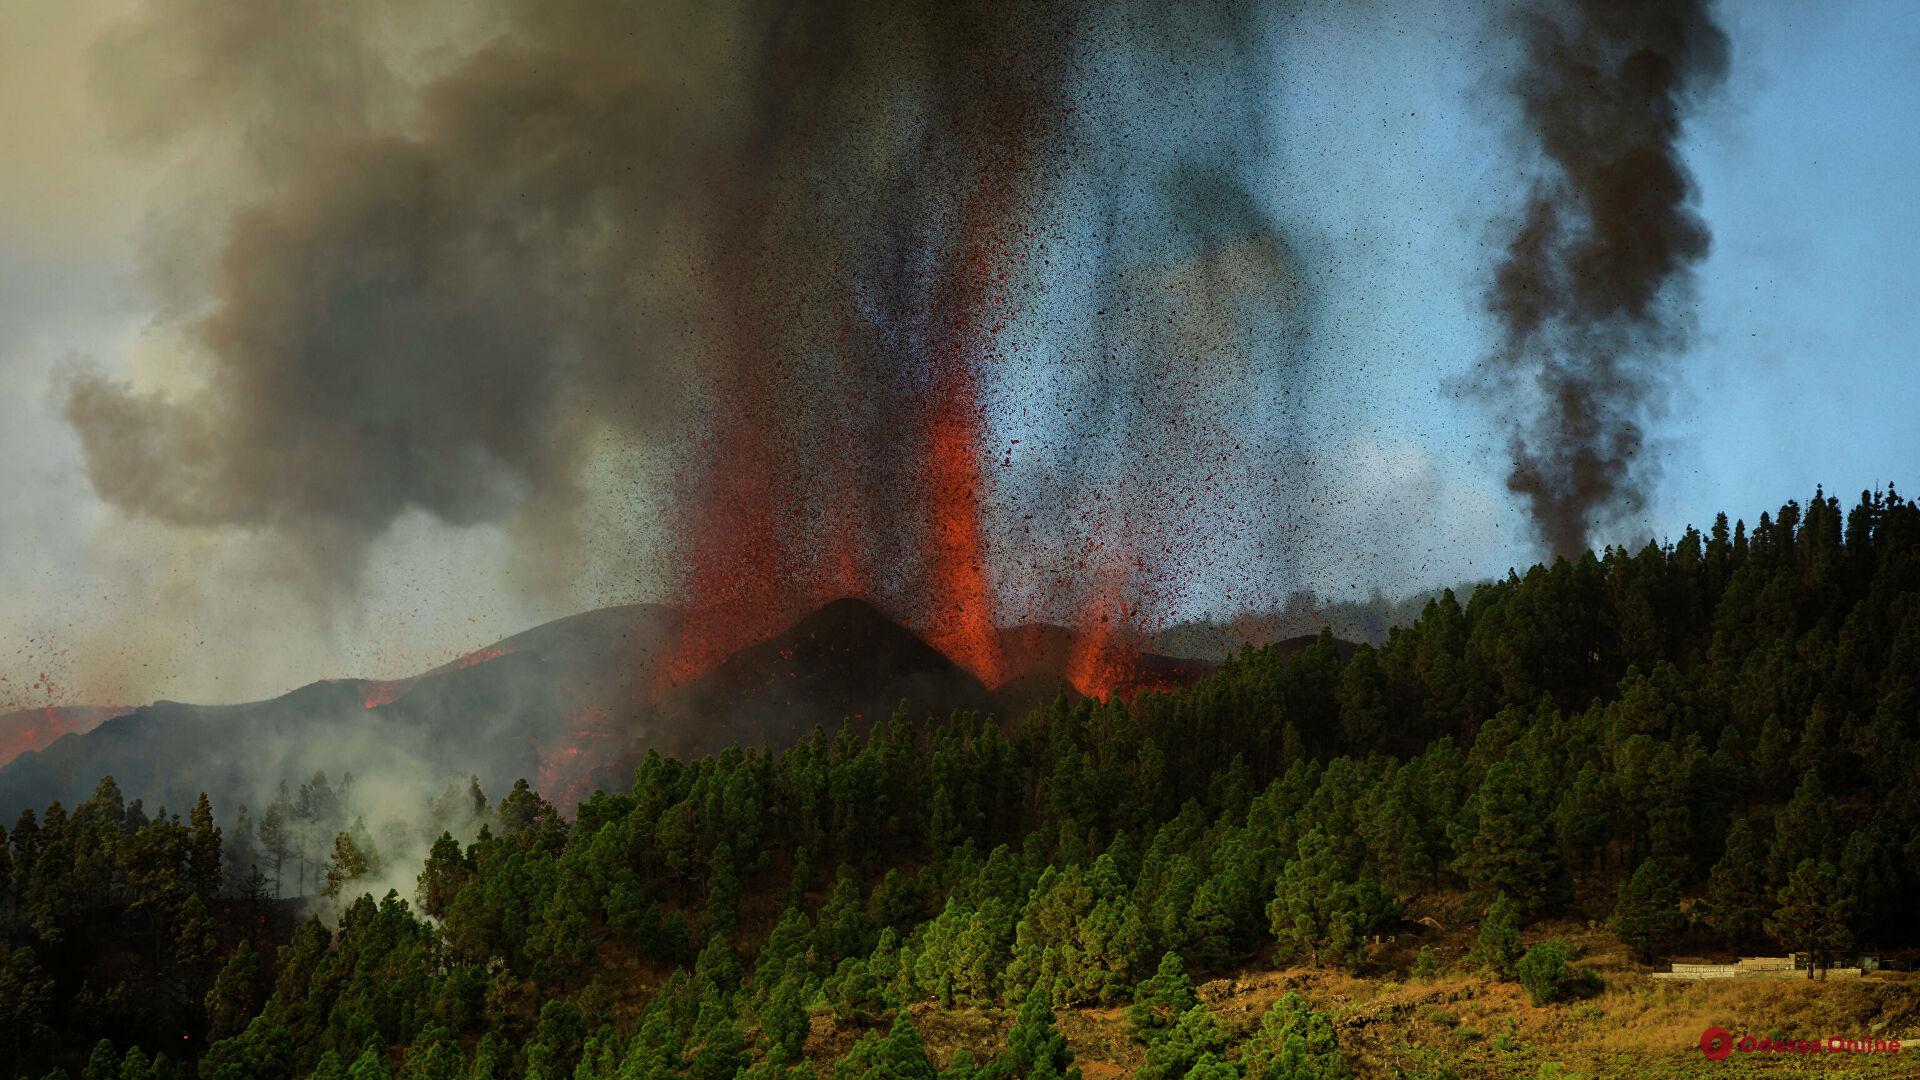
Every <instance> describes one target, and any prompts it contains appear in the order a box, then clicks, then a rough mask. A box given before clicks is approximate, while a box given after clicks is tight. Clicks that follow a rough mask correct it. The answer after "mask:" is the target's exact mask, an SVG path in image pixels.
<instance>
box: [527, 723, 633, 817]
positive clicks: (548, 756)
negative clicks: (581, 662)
mask: <svg viewBox="0 0 1920 1080" xmlns="http://www.w3.org/2000/svg"><path fill="white" fill-rule="evenodd" d="M573 726H574V730H573V733H572V736H571V737H570V738H569V739H568V741H567V742H565V743H563V744H561V745H559V746H556V747H554V748H553V749H551V750H549V749H546V748H540V772H539V791H540V794H541V795H543V796H545V797H546V800H547V801H548V802H550V803H552V804H553V805H554V806H555V807H556V808H557V809H558V810H559V811H560V812H561V813H563V814H571V813H573V810H574V807H576V806H579V805H580V800H582V799H584V798H586V797H587V794H588V790H587V788H588V785H589V784H591V783H592V782H593V770H594V768H595V767H596V766H597V765H599V764H600V763H602V762H604V761H606V760H607V758H608V755H607V754H606V752H605V751H606V741H607V740H608V739H610V738H612V737H613V735H614V734H615V733H616V732H617V731H618V730H619V724H618V722H617V717H616V716H615V715H614V712H613V710H612V709H609V708H607V707H606V706H604V705H588V706H586V707H585V708H583V709H582V710H581V711H580V715H579V717H578V718H577V719H575V721H574V725H573Z"/></svg>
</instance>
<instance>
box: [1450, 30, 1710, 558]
mask: <svg viewBox="0 0 1920 1080" xmlns="http://www.w3.org/2000/svg"><path fill="white" fill-rule="evenodd" d="M1709 6H1710V5H1708V4H1706V3H1703V2H1699V0H1679V2H1674V0H1581V2H1579V3H1575V4H1571V5H1563V4H1557V3H1556V4H1541V5H1539V6H1538V7H1537V8H1530V9H1529V10H1528V11H1526V12H1525V13H1524V14H1523V15H1522V23H1521V25H1522V28H1523V32H1524V34H1525V38H1526V64H1525V66H1524V67H1523V68H1522V70H1521V73H1520V75H1519V77H1518V79H1517V80H1516V82H1515V84H1514V87H1513V89H1514V92H1515V94H1516V95H1517V97H1518V99H1519V104H1520V107H1521V111H1522V118H1523V132H1524V135H1525V137H1526V138H1527V140H1528V141H1529V142H1530V143H1531V144H1532V145H1533V148H1535V149H1537V150H1538V152H1539V153H1540V154H1541V155H1542V156H1543V157H1544V158H1545V160H1546V164H1547V169H1546V171H1545V172H1544V174H1543V175H1542V176H1540V177H1539V178H1538V179H1537V180H1536V181H1535V183H1534V186H1533V190H1532V192H1531V194H1530V196H1529V198H1528V203H1527V208H1526V211H1525V214H1524V215H1523V216H1522V217H1521V219H1520V222H1519V226H1518V228H1517V230H1516V231H1515V233H1514V235H1513V237H1512V238H1511V239H1510V240H1509V241H1508V244H1507V248H1506V253H1505V255H1504V257H1503V258H1502V259H1501V262H1500V265H1499V269H1498V272H1497V274H1496V277H1495V280H1494V282H1493V285H1492V287H1491V289H1490V291H1489V295H1488V306H1489V307H1490V308H1491V309H1492V311H1493V312H1494V314H1495V315H1496V316H1498V317H1499V319H1500V321H1501V325H1502V330H1503V339H1502V341H1501V345H1500V347H1499V349H1497V350H1496V351H1495V352H1494V353H1493V354H1492V355H1491V356H1489V357H1488V358H1487V359H1486V360H1485V361H1484V363H1483V367H1482V373H1483V374H1484V375H1486V376H1488V378H1487V380H1486V385H1485V387H1484V389H1486V390H1487V391H1488V392H1490V393H1492V394H1494V395H1495V400H1497V401H1499V402H1501V403H1502V404H1501V407H1502V408H1503V409H1505V408H1509V407H1510V408H1512V410H1513V412H1514V413H1516V414H1517V415H1516V416H1515V417H1514V419H1515V420H1516V423H1517V429H1516V431H1515V433H1514V435H1513V441H1512V452H1513V468H1512V471H1510V472H1509V473H1508V474H1507V486H1508V488H1509V489H1511V490H1512V491H1514V492H1516V493H1518V494H1520V495H1523V496H1525V497H1526V500H1527V505H1528V509H1529V512H1530V513H1531V515H1532V517H1533V522H1534V526H1535V528H1536V529H1537V530H1538V531H1539V533H1540V537H1541V539H1542V540H1543V541H1544V542H1545V544H1546V546H1547V548H1548V550H1549V551H1550V552H1551V553H1552V554H1554V555H1558V556H1566V557H1574V556H1576V555H1578V554H1579V553H1580V552H1582V551H1585V550H1586V549H1587V546H1588V533H1589V531H1590V530H1591V529H1592V528H1593V527H1594V526H1595V525H1596V524H1598V523H1601V522H1603V521H1606V520H1609V519H1612V518H1615V517H1617V516H1619V515H1622V514H1630V513H1632V512H1634V511H1635V510H1637V509H1639V508H1640V506H1641V505H1642V503H1643V502H1644V493H1643V491H1642V489H1641V487H1640V484H1641V482H1642V480H1643V477H1642V476H1641V466H1640V463H1639V461H1638V458H1639V455H1640V452H1641V450H1642V449H1643V446H1644V444H1645V441H1646V432H1645V427H1644V424H1645V418H1646V413H1647V411H1648V409H1649V408H1650V407H1653V406H1656V405H1657V404H1658V403H1659V401H1660V399H1661V397H1662V395H1663V394H1664V392H1665V388H1666V386H1667V380H1668V376H1667V368H1668V367H1669V366H1670V365H1671V364H1672V362H1673V360H1674V358H1675V357H1676V355H1677V354H1678V353H1679V352H1680V350H1681V349H1682V347H1683V346H1684V344H1685V337H1686V329H1687V327H1686V319H1685V318H1684V317H1683V316H1682V315H1681V314H1680V313H1679V312H1678V311H1677V306H1678V305H1677V301H1678V300H1680V299H1683V298H1684V294H1685V290H1686V285H1687V280H1688V276H1689V272H1690V271H1691V268H1692V267H1693V266H1694V265H1695V264H1696V263H1698V262H1699V260H1700V259H1701V258H1702V257H1704V256H1705V255H1706V252H1707V242H1708V233H1707V227H1706V224H1705V222H1703V221H1702V220H1701V219H1700V217H1699V215H1698V214H1696V213H1695V212H1694V210H1693V208H1692V205H1691V200H1692V195H1693V185H1692V181H1691V179H1690V178H1689V176H1688V175H1687V172H1686V169H1685V167H1684V166H1683V165H1682V163H1681V161H1680V155H1679V150H1678V147H1677V145H1676V142H1677V139H1678V137H1679V133H1680V120H1681V116H1682V114H1683V112H1684V110H1685V107H1686V106H1687V104H1688V103H1689V102H1690V100H1691V99H1692V98H1693V97H1694V95H1696V94H1697V93H1699V92H1701V91H1702V90H1704V89H1706V88H1708V87H1710V86H1712V85H1713V84H1715V83H1717V82H1718V81H1719V80H1720V79H1721V77H1722V76H1723V75H1724V74H1725V71H1726V63H1727V41H1726V36H1725V35H1724V34H1723V33H1722V32H1721V30H1720V29H1719V27H1718V26H1716V25H1715V24H1714V22H1713V20H1712V19H1711V17H1710V16H1709V13H1708V10H1707V9H1708V7H1709Z"/></svg>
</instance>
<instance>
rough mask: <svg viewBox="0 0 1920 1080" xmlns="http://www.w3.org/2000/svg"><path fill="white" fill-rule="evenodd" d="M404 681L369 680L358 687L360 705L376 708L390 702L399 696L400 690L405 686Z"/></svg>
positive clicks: (364, 707)
mask: <svg viewBox="0 0 1920 1080" xmlns="http://www.w3.org/2000/svg"><path fill="white" fill-rule="evenodd" d="M406 685H407V684H406V683H405V682H399V681H396V682H369V683H367V684H365V685H364V686H362V687H361V689H360V707H361V708H363V709H377V708H379V707H380V706H382V705H389V704H392V703H393V702H394V701H396V700H397V699H398V698H399V697H400V691H401V690H403V689H405V688H406Z"/></svg>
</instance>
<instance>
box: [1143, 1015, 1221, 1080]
mask: <svg viewBox="0 0 1920 1080" xmlns="http://www.w3.org/2000/svg"><path fill="white" fill-rule="evenodd" d="M1226 1049H1227V1037H1226V1035H1225V1033H1223V1032H1222V1031H1221V1030H1220V1025H1219V1024H1218V1023H1217V1022H1215V1020H1214V1018H1213V1012H1212V1011H1211V1010H1209V1009H1208V1008H1207V1007H1206V1006H1205V1005H1199V1004H1195V1005H1194V1006H1193V1007H1191V1008H1189V1009H1187V1010H1186V1011H1185V1012H1183V1013H1181V1014H1180V1016H1179V1018H1178V1019H1176V1020H1175V1021H1174V1022H1173V1025H1172V1026H1171V1027H1169V1028H1167V1029H1166V1030H1164V1031H1161V1032H1158V1033H1156V1035H1155V1038H1154V1039H1153V1041H1152V1043H1150V1044H1149V1045H1148V1047H1147V1059H1146V1060H1145V1061H1144V1062H1142V1063H1141V1064H1140V1070H1139V1071H1138V1072H1137V1073H1135V1074H1134V1075H1135V1076H1137V1077H1139V1080H1180V1078H1181V1077H1185V1076H1189V1075H1191V1074H1192V1073H1193V1071H1194V1070H1195V1069H1196V1068H1204V1067H1205V1065H1206V1063H1208V1062H1215V1061H1219V1060H1220V1058H1221V1056H1222V1055H1223V1054H1225V1053H1226Z"/></svg>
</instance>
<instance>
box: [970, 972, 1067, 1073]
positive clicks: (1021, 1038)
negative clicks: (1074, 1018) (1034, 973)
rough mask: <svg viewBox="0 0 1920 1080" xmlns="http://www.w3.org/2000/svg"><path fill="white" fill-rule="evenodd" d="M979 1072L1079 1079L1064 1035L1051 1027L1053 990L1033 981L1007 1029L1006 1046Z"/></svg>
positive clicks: (1053, 1026)
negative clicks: (1017, 1016)
mask: <svg viewBox="0 0 1920 1080" xmlns="http://www.w3.org/2000/svg"><path fill="white" fill-rule="evenodd" d="M983 1072H984V1073H985V1074H986V1075H990V1076H995V1077H1024V1078H1026V1080H1042V1078H1045V1080H1080V1067H1079V1066H1078V1065H1075V1064H1074V1063H1073V1051H1072V1050H1070V1049H1068V1048H1067V1037H1066V1036H1065V1035H1062V1034H1061V1033H1060V1029H1059V1028H1058V1027H1057V1026H1055V1023H1054V1015H1053V989H1052V987H1049V986H1047V985H1045V984H1042V983H1036V984H1034V986H1033V988H1032V989H1031V990H1028V991H1027V996H1026V999H1025V1000H1024V1001H1022V1002H1021V1005H1020V1015H1019V1018H1018V1019H1017V1020H1015V1021H1014V1024H1013V1028H1012V1030H1010V1031H1008V1032H1007V1048H1006V1051H1005V1052H1004V1053H1002V1054H1001V1055H1000V1056H999V1057H998V1058H995V1059H994V1060H993V1062H992V1063H991V1064H989V1065H988V1066H987V1067H986V1069H985V1070H983Z"/></svg>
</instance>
